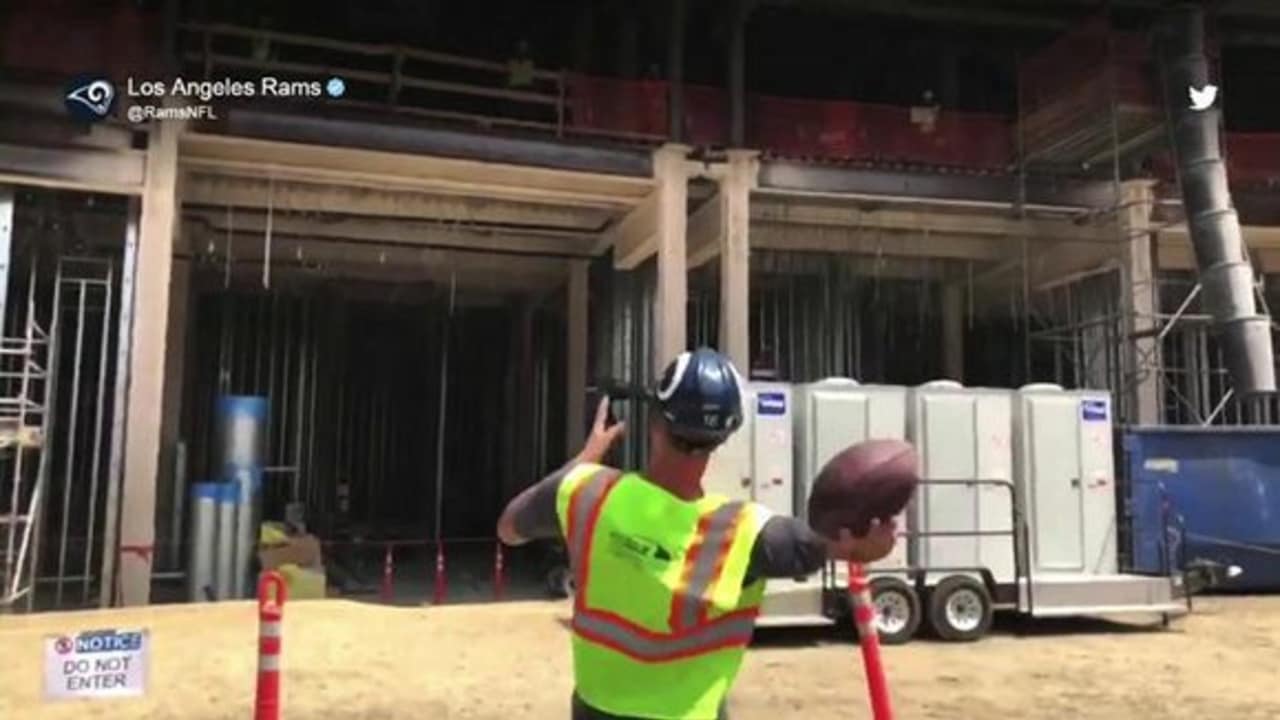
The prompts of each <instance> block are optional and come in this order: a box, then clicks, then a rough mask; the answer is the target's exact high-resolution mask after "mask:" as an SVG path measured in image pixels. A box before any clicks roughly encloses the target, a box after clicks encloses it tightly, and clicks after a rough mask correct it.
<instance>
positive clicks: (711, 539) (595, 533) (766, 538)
mask: <svg viewBox="0 0 1280 720" xmlns="http://www.w3.org/2000/svg"><path fill="white" fill-rule="evenodd" d="M742 392H743V388H742V386H741V382H740V378H739V375H738V372H737V370H735V369H734V367H733V365H732V364H731V363H730V362H729V360H728V359H727V358H725V357H724V356H723V355H721V354H720V353H718V352H716V351H714V350H709V349H699V350H696V351H693V352H686V353H682V354H681V355H680V356H679V357H678V358H676V360H675V361H674V362H673V363H671V365H669V366H668V367H667V368H666V370H665V371H664V372H663V375H662V378H661V380H660V381H659V383H658V387H657V389H656V390H655V391H654V393H653V394H652V396H651V397H650V398H649V400H650V410H649V438H650V457H649V464H648V468H647V469H646V470H645V472H644V473H637V472H622V471H619V470H615V469H613V468H610V467H605V466H602V465H600V464H599V463H600V461H601V460H602V459H603V458H604V457H605V455H606V454H607V453H608V451H609V448H610V446H611V445H612V444H613V442H614V441H615V440H616V439H617V437H618V436H619V435H620V434H621V433H622V429H623V425H622V424H621V423H617V424H614V425H612V426H609V425H608V398H605V399H603V400H601V402H600V407H599V409H598V410H597V412H596V419H595V424H594V427H593V428H592V431H591V435H590V437H588V439H587V442H586V445H585V447H583V449H582V452H581V453H579V454H578V456H577V457H576V458H574V459H573V460H572V461H570V462H569V463H568V464H567V465H565V466H564V467H563V468H561V469H560V470H559V471H557V472H555V473H553V474H552V475H550V476H548V477H546V478H544V479H543V480H542V481H541V482H539V483H538V484H536V485H534V486H532V487H530V488H528V489H527V490H525V491H524V492H522V493H520V495H519V496H517V497H516V498H515V499H514V500H512V501H511V503H510V504H509V505H508V506H507V508H506V510H505V511H504V512H503V513H502V517H501V519H500V520H499V521H498V536H499V537H500V538H501V539H502V540H503V542H505V543H507V544H510V545H519V544H521V543H524V542H527V541H529V540H533V539H537V538H554V537H558V536H559V537H563V538H564V539H565V541H566V542H567V543H568V547H569V560H570V565H571V568H572V571H573V574H574V582H575V587H576V589H575V593H574V607H573V668H574V682H575V692H574V696H573V715H572V717H573V720H659V719H661V720H713V719H715V718H724V717H725V697H726V695H727V694H728V692H729V688H730V687H731V686H732V685H733V681H734V678H735V677H736V676H737V674H738V670H739V669H740V668H741V666H742V659H743V656H744V654H745V651H746V648H747V644H748V643H749V642H750V640H751V634H752V631H753V629H754V626H755V618H756V616H757V614H758V613H759V610H760V603H761V601H762V600H763V597H764V584H765V580H766V579H767V578H794V577H799V576H803V575H809V574H812V573H814V572H817V571H818V570H820V569H821V568H822V566H823V564H824V563H825V562H826V561H827V560H828V559H836V560H856V561H860V562H871V561H874V560H878V559H880V558H882V557H884V556H885V555H887V554H888V553H889V552H890V550H892V549H893V543H894V527H893V525H892V523H885V524H876V525H873V527H872V529H871V530H870V531H869V532H868V534H867V535H866V536H865V537H861V538H854V537H850V536H849V533H848V531H843V530H842V531H841V537H839V538H835V539H829V538H825V537H822V536H820V535H818V534H817V533H815V532H814V531H813V530H811V529H810V528H809V526H808V525H806V524H805V523H804V522H802V521H800V520H797V519H795V518H792V517H786V516H781V515H771V514H770V513H769V511H768V510H766V509H765V508H764V507H763V506H761V505H757V504H755V503H749V502H738V501H731V500H729V499H727V498H724V497H720V496H715V495H710V494H707V493H704V492H703V489H702V475H703V472H704V471H705V470H706V467H707V460H708V458H709V456H710V454H711V452H712V451H713V450H714V449H715V448H716V447H717V446H719V445H720V444H721V443H723V442H724V441H725V440H726V439H727V438H728V437H729V436H730V435H731V434H733V432H734V431H735V430H737V429H738V427H739V426H740V425H741V424H742Z"/></svg>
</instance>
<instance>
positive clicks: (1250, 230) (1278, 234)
mask: <svg viewBox="0 0 1280 720" xmlns="http://www.w3.org/2000/svg"><path fill="white" fill-rule="evenodd" d="M1240 233H1241V235H1242V236H1243V237H1244V244H1245V247H1246V248H1248V249H1249V250H1263V249H1275V248H1280V227H1267V226H1263V225H1242V226H1241V227H1240ZM1157 235H1158V236H1159V238H1160V243H1161V244H1162V245H1163V244H1165V243H1170V244H1171V245H1172V244H1181V245H1186V246H1187V247H1191V235H1190V234H1189V233H1188V232H1187V226H1186V225H1185V224H1178V225H1174V226H1171V227H1165V228H1160V230H1159V231H1158V232H1157Z"/></svg>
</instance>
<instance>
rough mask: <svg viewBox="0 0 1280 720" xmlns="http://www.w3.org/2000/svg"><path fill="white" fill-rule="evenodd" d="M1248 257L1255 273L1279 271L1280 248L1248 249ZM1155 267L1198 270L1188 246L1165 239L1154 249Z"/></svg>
mask: <svg viewBox="0 0 1280 720" xmlns="http://www.w3.org/2000/svg"><path fill="white" fill-rule="evenodd" d="M1249 256H1250V257H1252V258H1253V261H1254V272H1255V273H1261V272H1262V271H1263V270H1265V271H1266V272H1276V271H1278V270H1280V248H1276V247H1266V246H1263V247H1261V248H1254V247H1250V248H1249ZM1156 267H1157V269H1159V270H1173V271H1185V272H1190V271H1195V270H1198V269H1199V268H1198V267H1197V265H1196V256H1195V252H1194V251H1193V250H1192V249H1191V245H1190V244H1188V243H1186V242H1182V241H1180V240H1178V239H1176V238H1166V237H1161V238H1160V244H1159V246H1158V247H1157V249H1156Z"/></svg>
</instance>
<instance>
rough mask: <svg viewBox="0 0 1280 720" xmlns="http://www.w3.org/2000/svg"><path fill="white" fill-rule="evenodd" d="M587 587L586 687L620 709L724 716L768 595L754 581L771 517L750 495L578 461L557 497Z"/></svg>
mask: <svg viewBox="0 0 1280 720" xmlns="http://www.w3.org/2000/svg"><path fill="white" fill-rule="evenodd" d="M556 512H557V514H558V515H559V518H560V529H561V531H562V532H563V533H564V536H565V538H566V539H567V540H568V543H569V558H570V563H571V565H572V569H573V573H574V581H575V583H576V591H575V593H574V607H573V670H574V680H575V683H576V686H577V692H578V695H579V696H580V697H581V698H582V699H583V700H584V701H585V702H586V703H587V704H588V705H591V706H592V707H594V708H596V709H598V710H601V711H604V712H607V713H612V714H614V715H624V716H633V717H645V718H662V719H663V720H700V719H702V718H707V719H709V720H710V719H713V718H715V717H716V714H717V711H718V709H719V707H720V704H721V703H722V702H723V700H724V698H725V695H727V694H728V692H729V688H730V686H731V685H732V684H733V680H734V678H735V677H736V676H737V674H738V671H739V669H740V668H741V667H742V659H743V656H744V655H745V652H746V649H747V644H748V643H749V642H750V641H751V633H752V630H753V629H754V627H755V619H756V616H757V615H758V614H759V611H760V603H761V601H762V600H763V598H764V585H765V581H764V580H763V579H761V580H758V581H755V582H753V583H752V584H751V585H750V586H747V587H743V582H744V580H745V578H746V573H747V565H748V561H749V560H750V558H751V547H752V545H754V544H755V540H756V537H757V536H758V535H759V533H760V527H761V525H762V517H761V515H759V514H758V513H757V511H756V508H755V507H754V506H753V505H752V504H750V503H743V502H731V501H729V500H728V499H727V498H724V497H721V496H708V497H703V498H702V499H700V500H696V501H693V502H687V501H684V500H681V499H679V498H677V497H675V496H674V495H672V494H670V493H668V492H667V491H666V490H664V489H662V488H660V487H658V486H657V485H655V484H653V483H650V482H648V481H647V480H645V479H644V478H642V477H640V476H639V475H637V474H634V473H628V474H619V473H618V472H617V471H616V470H612V469H609V468H604V467H601V466H599V465H591V464H582V465H579V466H577V467H576V468H574V469H573V470H571V471H570V472H569V474H568V475H567V476H566V477H565V480H564V481H563V482H562V483H561V485H560V490H559V493H558V495H557V498H556Z"/></svg>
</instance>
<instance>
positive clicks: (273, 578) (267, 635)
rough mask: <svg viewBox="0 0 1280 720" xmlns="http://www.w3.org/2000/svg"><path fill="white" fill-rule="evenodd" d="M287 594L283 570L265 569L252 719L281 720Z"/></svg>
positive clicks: (260, 591)
mask: <svg viewBox="0 0 1280 720" xmlns="http://www.w3.org/2000/svg"><path fill="white" fill-rule="evenodd" d="M287 594H288V593H287V590H286V586H285V583H284V578H283V577H282V576H281V575H280V573H278V572H274V571H272V572H265V573H262V576H261V577H260V578H259V579H258V689H257V693H256V695H255V698H254V702H253V720H280V647H281V640H282V636H283V633H282V632H281V631H282V630H283V626H284V623H283V620H284V601H285V596H286V595H287Z"/></svg>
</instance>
